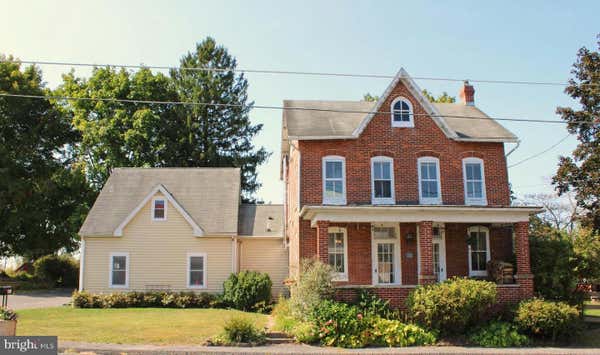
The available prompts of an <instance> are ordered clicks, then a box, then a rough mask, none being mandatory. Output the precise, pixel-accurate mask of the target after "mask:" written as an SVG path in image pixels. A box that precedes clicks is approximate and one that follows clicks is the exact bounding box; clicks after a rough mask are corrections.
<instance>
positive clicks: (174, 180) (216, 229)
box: [79, 168, 241, 236]
mask: <svg viewBox="0 0 600 355" xmlns="http://www.w3.org/2000/svg"><path fill="white" fill-rule="evenodd" d="M240 183H241V182H240V169H239V168H116V169H114V170H113V172H112V174H111V175H110V177H109V178H108V180H107V181H106V184H105V185H104V187H103V188H102V191H101V192H100V194H99V195H98V198H97V199H96V202H95V203H94V206H93V207H92V209H91V210H90V212H89V213H88V216H87V218H86V219H85V222H84V223H83V225H82V226H81V229H80V230H79V234H80V235H83V236H112V235H114V233H115V231H117V229H118V227H119V226H120V225H121V224H123V223H124V222H126V219H127V218H128V216H129V215H130V214H132V212H133V211H134V210H135V209H136V208H138V207H139V206H140V204H141V203H142V202H143V201H144V200H146V199H148V196H151V195H154V194H151V193H152V192H153V191H154V190H156V191H159V190H160V187H162V188H163V189H164V191H165V192H166V193H164V192H163V194H165V195H166V196H170V197H171V198H172V199H173V201H176V202H177V204H178V205H179V206H180V207H181V209H182V210H183V211H185V213H186V214H187V215H188V216H189V218H190V220H188V223H190V221H193V222H194V223H195V224H196V226H197V227H199V228H200V230H201V231H202V232H203V233H204V234H205V235H215V234H226V235H235V234H237V222H238V206H239V199H240ZM172 203H173V202H172ZM142 206H143V205H142ZM183 215H184V218H185V214H183ZM125 224H126V223H125ZM190 225H192V226H193V223H190Z"/></svg>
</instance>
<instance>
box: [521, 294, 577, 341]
mask: <svg viewBox="0 0 600 355" xmlns="http://www.w3.org/2000/svg"><path fill="white" fill-rule="evenodd" d="M515 323H516V324H517V325H518V326H519V327H520V328H521V329H522V330H523V331H524V332H526V333H527V334H530V335H532V336H536V337H540V338H546V339H551V340H552V341H556V340H558V339H568V338H569V337H573V336H574V335H576V333H577V332H578V331H579V330H580V319H579V312H578V311H577V308H575V307H573V306H570V305H568V304H567V303H564V302H552V301H544V300H542V299H539V298H534V299H531V300H525V301H522V302H521V303H520V304H519V307H518V309H517V312H516V315H515Z"/></svg>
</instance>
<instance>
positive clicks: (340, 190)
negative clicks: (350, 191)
mask: <svg viewBox="0 0 600 355" xmlns="http://www.w3.org/2000/svg"><path fill="white" fill-rule="evenodd" d="M323 203H324V204H330V205H345V204H346V162H345V160H344V158H343V157H338V156H328V157H325V158H323Z"/></svg>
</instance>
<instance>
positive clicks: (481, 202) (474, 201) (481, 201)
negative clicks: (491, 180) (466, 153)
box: [463, 157, 487, 206]
mask: <svg viewBox="0 0 600 355" xmlns="http://www.w3.org/2000/svg"><path fill="white" fill-rule="evenodd" d="M467 164H480V165H481V198H469V197H468V196H467ZM463 188H464V189H465V205H478V206H486V205H487V196H486V191H485V167H484V165H483V159H480V158H473V157H470V158H464V159H463Z"/></svg>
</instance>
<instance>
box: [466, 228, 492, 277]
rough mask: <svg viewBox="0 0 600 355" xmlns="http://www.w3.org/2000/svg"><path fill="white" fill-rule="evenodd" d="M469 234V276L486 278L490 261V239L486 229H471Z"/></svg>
mask: <svg viewBox="0 0 600 355" xmlns="http://www.w3.org/2000/svg"><path fill="white" fill-rule="evenodd" d="M468 234H469V276H486V275H487V262H488V261H489V260H490V238H489V230H488V229H487V228H486V227H480V226H477V227H471V228H469V230H468Z"/></svg>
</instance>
